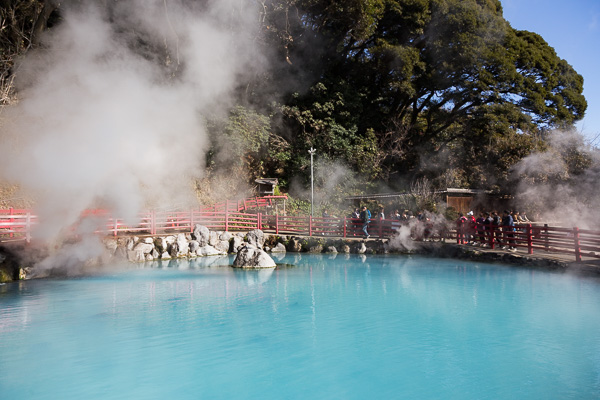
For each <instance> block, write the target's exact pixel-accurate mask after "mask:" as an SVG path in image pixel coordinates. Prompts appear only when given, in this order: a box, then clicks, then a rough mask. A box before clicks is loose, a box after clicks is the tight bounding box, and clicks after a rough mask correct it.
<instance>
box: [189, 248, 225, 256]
mask: <svg viewBox="0 0 600 400" xmlns="http://www.w3.org/2000/svg"><path fill="white" fill-rule="evenodd" d="M226 254H227V252H223V251H220V250H217V249H215V248H214V247H212V246H209V245H206V246H202V247H200V248H199V249H198V250H196V255H198V256H200V257H208V256H220V255H226Z"/></svg>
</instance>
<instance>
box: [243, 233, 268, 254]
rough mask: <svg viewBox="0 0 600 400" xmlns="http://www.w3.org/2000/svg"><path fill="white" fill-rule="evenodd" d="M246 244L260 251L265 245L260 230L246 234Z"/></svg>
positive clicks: (263, 236) (263, 235)
mask: <svg viewBox="0 0 600 400" xmlns="http://www.w3.org/2000/svg"><path fill="white" fill-rule="evenodd" d="M246 240H247V241H248V244H249V245H251V246H254V247H258V248H259V249H262V248H263V246H264V245H265V234H264V232H263V231H261V230H260V229H253V230H251V231H250V232H248V233H247V234H246Z"/></svg>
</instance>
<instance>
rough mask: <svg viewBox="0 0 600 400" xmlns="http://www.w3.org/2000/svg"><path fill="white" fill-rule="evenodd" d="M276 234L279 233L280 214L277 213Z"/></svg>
mask: <svg viewBox="0 0 600 400" xmlns="http://www.w3.org/2000/svg"><path fill="white" fill-rule="evenodd" d="M275 234H276V235H279V214H275Z"/></svg>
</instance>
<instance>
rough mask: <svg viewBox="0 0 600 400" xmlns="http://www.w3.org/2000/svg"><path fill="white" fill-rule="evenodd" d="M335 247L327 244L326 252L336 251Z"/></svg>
mask: <svg viewBox="0 0 600 400" xmlns="http://www.w3.org/2000/svg"><path fill="white" fill-rule="evenodd" d="M337 252H338V251H337V249H336V248H335V246H327V253H334V254H335V253H337Z"/></svg>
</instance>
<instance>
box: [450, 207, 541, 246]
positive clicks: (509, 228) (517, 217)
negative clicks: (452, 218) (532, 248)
mask: <svg viewBox="0 0 600 400" xmlns="http://www.w3.org/2000/svg"><path fill="white" fill-rule="evenodd" d="M529 222H531V221H530V220H529V218H527V215H526V214H525V213H520V212H519V211H509V210H504V211H503V212H502V215H501V216H500V215H499V214H498V212H497V211H491V212H481V213H480V214H479V217H478V218H475V215H474V214H473V212H472V211H470V212H468V213H467V215H464V214H462V213H461V214H460V216H459V217H458V219H457V221H456V231H457V234H458V235H459V239H460V240H462V241H464V242H466V243H467V244H471V245H473V246H482V247H487V246H489V245H490V244H491V243H494V244H497V245H499V246H500V247H501V248H502V249H506V250H509V251H516V250H517V248H516V247H515V239H514V238H515V232H516V231H517V229H521V228H517V227H515V225H516V224H517V225H518V224H525V223H529Z"/></svg>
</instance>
